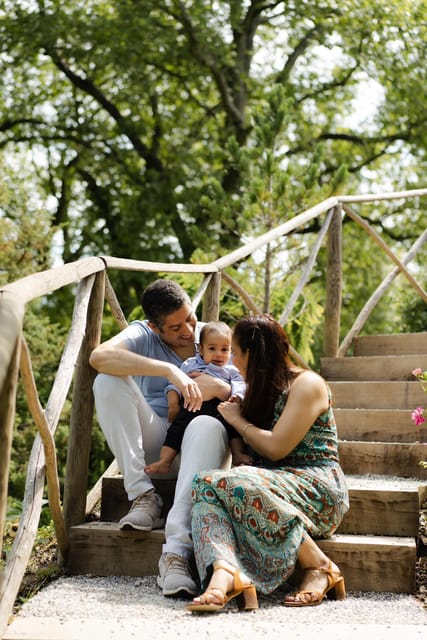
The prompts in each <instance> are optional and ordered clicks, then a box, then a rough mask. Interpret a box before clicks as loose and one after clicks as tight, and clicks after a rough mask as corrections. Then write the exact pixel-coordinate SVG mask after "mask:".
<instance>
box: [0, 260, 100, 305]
mask: <svg viewBox="0 0 427 640" xmlns="http://www.w3.org/2000/svg"><path fill="white" fill-rule="evenodd" d="M104 269H105V263H104V261H103V260H102V259H101V258H82V259H81V260H77V261H76V262H70V263H68V264H64V265H62V266H60V267H55V268H53V269H47V270H46V271H42V272H40V273H33V274H32V275H29V276H25V278H21V279H20V280H16V281H15V282H12V283H10V284H7V285H5V286H4V287H2V289H0V293H4V292H6V293H7V294H8V295H9V294H10V295H11V296H14V297H16V298H17V299H19V300H21V301H22V302H23V303H26V302H29V301H30V300H35V299H36V298H39V297H40V296H45V295H47V294H48V293H53V292H54V291H56V290H57V289H61V287H65V286H67V285H69V284H73V282H79V281H80V280H82V279H83V278H85V277H87V276H89V275H92V274H95V273H97V272H98V271H103V270H104Z"/></svg>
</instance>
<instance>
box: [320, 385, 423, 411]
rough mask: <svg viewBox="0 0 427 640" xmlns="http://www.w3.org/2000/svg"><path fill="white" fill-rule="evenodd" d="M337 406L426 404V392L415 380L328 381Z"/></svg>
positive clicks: (386, 407)
mask: <svg viewBox="0 0 427 640" xmlns="http://www.w3.org/2000/svg"><path fill="white" fill-rule="evenodd" d="M328 384H329V386H330V388H331V391H332V396H333V402H334V406H335V407H339V408H341V409H345V408H346V409H400V410H405V409H407V410H411V411H413V410H414V409H415V407H418V406H422V407H423V406H425V405H426V404H427V402H426V394H425V393H424V391H423V390H422V388H421V385H420V383H419V382H417V381H416V380H415V381H414V382H374V381H370V382H335V381H329V382H328Z"/></svg>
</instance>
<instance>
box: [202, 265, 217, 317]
mask: <svg viewBox="0 0 427 640" xmlns="http://www.w3.org/2000/svg"><path fill="white" fill-rule="evenodd" d="M220 295H221V272H218V273H214V274H213V275H212V279H211V281H210V283H209V286H208V288H207V290H206V294H205V297H204V300H203V312H202V320H203V322H209V321H210V320H218V318H219V298H220Z"/></svg>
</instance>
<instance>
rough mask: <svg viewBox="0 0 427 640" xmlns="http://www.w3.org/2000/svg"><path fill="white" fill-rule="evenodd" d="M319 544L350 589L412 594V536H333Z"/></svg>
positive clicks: (413, 544)
mask: <svg viewBox="0 0 427 640" xmlns="http://www.w3.org/2000/svg"><path fill="white" fill-rule="evenodd" d="M318 544H319V546H320V547H321V549H323V551H324V552H325V553H326V555H328V556H329V557H330V558H331V559H332V560H333V561H334V562H335V563H336V564H337V565H338V566H339V567H340V569H341V571H342V573H343V575H344V578H345V583H346V587H347V589H348V590H349V591H362V592H366V591H374V592H390V593H414V591H415V579H416V560H417V550H416V542H415V539H414V538H407V537H394V536H357V535H336V536H334V537H333V538H331V539H330V540H319V541H318Z"/></svg>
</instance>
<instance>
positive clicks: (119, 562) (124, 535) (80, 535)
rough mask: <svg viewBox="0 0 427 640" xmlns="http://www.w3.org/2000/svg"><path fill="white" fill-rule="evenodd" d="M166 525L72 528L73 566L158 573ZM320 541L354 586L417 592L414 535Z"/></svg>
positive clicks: (72, 569)
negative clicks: (146, 528) (125, 528)
mask: <svg viewBox="0 0 427 640" xmlns="http://www.w3.org/2000/svg"><path fill="white" fill-rule="evenodd" d="M163 542H164V530H163V529H158V530H156V531H151V532H150V533H144V532H141V531H120V530H119V528H118V524H117V523H112V522H90V523H86V524H82V525H78V526H75V527H72V528H71V532H70V549H69V554H68V563H67V571H69V573H71V574H82V573H84V574H92V575H99V576H113V575H127V576H145V575H157V563H158V559H159V557H160V555H161V553H162V544H163ZM318 542H319V546H320V547H321V548H322V549H323V550H324V551H325V553H327V554H328V555H329V556H330V557H331V559H332V560H333V561H334V562H336V563H337V564H338V565H339V566H340V567H341V570H342V571H343V574H344V576H345V581H346V586H347V589H348V590H349V591H377V592H378V591H379V592H383V591H386V592H393V593H413V592H414V590H415V568H416V544H415V540H414V539H413V538H407V537H393V536H357V535H356V536H355V535H341V534H340V535H338V534H337V535H335V536H334V537H333V538H332V539H330V540H319V541H318Z"/></svg>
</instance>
